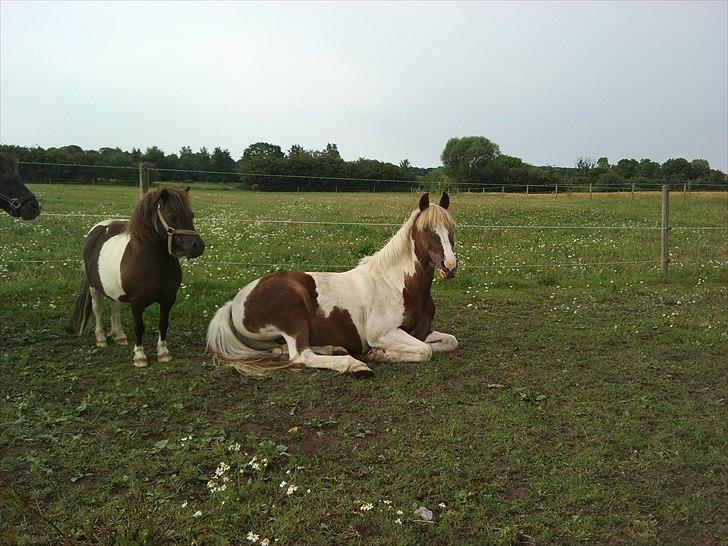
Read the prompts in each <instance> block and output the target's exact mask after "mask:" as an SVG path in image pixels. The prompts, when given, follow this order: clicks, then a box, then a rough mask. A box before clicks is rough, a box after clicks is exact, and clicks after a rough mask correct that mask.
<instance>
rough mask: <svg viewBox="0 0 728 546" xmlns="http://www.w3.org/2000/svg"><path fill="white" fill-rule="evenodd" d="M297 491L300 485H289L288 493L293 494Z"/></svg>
mask: <svg viewBox="0 0 728 546" xmlns="http://www.w3.org/2000/svg"><path fill="white" fill-rule="evenodd" d="M296 491H298V486H297V485H293V484H291V485H289V486H288V491H286V495H293V493H295V492H296Z"/></svg>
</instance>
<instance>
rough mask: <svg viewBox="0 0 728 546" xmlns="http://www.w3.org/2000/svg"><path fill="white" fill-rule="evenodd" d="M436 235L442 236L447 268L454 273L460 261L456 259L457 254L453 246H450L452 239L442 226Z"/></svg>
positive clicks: (436, 231) (441, 240)
mask: <svg viewBox="0 0 728 546" xmlns="http://www.w3.org/2000/svg"><path fill="white" fill-rule="evenodd" d="M435 233H437V234H438V235H439V236H440V242H441V243H442V250H443V252H444V253H445V267H447V268H448V269H449V270H451V271H452V270H453V269H455V268H456V267H457V265H458V260H457V258H456V257H455V252H454V251H453V249H452V245H451V244H450V237H448V233H447V229H445V228H444V227H442V226H440V227H438V228H437V229H436V230H435Z"/></svg>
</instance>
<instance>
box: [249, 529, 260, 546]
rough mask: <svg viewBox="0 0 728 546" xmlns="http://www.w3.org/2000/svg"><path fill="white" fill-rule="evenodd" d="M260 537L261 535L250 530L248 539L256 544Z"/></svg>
mask: <svg viewBox="0 0 728 546" xmlns="http://www.w3.org/2000/svg"><path fill="white" fill-rule="evenodd" d="M259 539H260V535H256V534H255V533H253V531H248V541H250V542H252V543H253V544H255V543H256V542H258V540H259Z"/></svg>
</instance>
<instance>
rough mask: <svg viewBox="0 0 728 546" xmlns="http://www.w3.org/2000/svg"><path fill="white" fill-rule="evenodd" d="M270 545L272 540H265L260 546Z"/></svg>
mask: <svg viewBox="0 0 728 546" xmlns="http://www.w3.org/2000/svg"><path fill="white" fill-rule="evenodd" d="M269 544H270V539H268V538H264V539H263V540H261V541H260V546H268V545H269Z"/></svg>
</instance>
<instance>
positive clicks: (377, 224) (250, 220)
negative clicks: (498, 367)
mask: <svg viewBox="0 0 728 546" xmlns="http://www.w3.org/2000/svg"><path fill="white" fill-rule="evenodd" d="M43 216H53V217H59V218H67V217H76V218H109V215H108V214H86V213H76V212H68V213H60V212H56V213H53V212H44V213H43ZM119 216H123V215H121V214H120V215H119ZM233 221H234V222H238V223H247V224H290V225H321V226H359V227H401V226H402V224H401V223H400V224H395V223H388V222H333V221H326V220H270V219H255V218H241V219H235V220H233ZM456 227H457V228H458V229H461V228H462V229H526V230H528V229H532V230H542V229H562V230H570V229H586V230H589V229H591V230H602V229H605V230H606V229H617V230H632V229H634V230H659V229H662V228H661V227H660V226H625V225H622V226H595V225H519V224H508V225H506V224H457V225H456ZM671 230H672V231H675V230H686V231H692V230H728V226H675V227H672V228H671Z"/></svg>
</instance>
